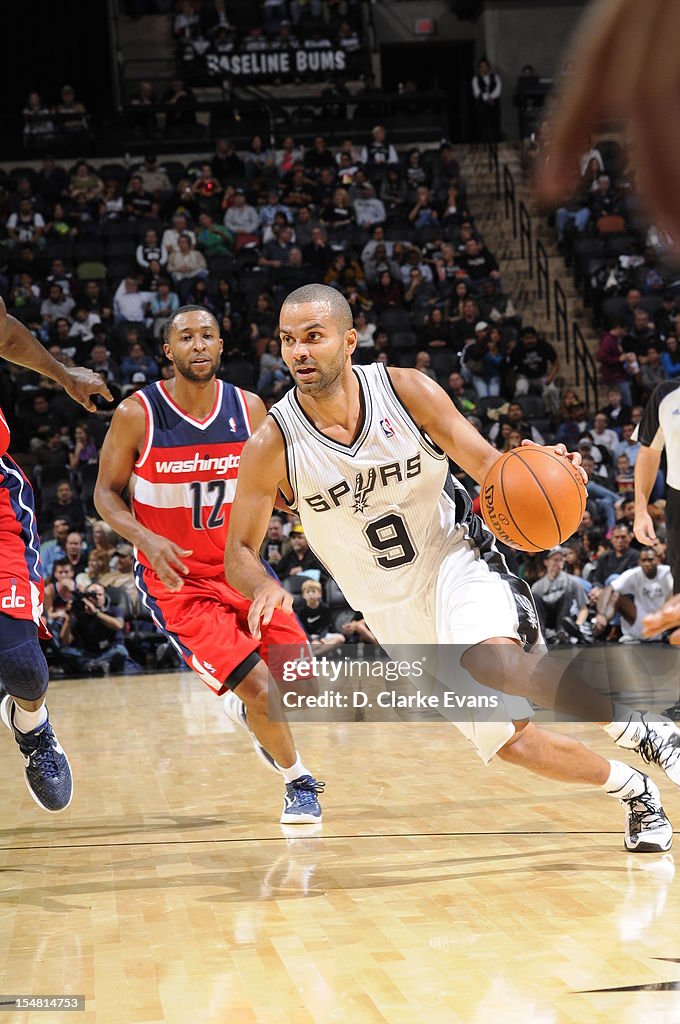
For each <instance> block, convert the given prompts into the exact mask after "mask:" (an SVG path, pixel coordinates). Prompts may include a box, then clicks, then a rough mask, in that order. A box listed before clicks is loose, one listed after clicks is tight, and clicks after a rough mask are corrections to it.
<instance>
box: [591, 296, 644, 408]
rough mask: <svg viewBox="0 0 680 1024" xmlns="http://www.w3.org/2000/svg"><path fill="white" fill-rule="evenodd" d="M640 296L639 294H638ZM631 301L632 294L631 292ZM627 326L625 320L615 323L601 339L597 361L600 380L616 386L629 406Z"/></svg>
mask: <svg viewBox="0 0 680 1024" xmlns="http://www.w3.org/2000/svg"><path fill="white" fill-rule="evenodd" d="M638 294H639V293H638ZM628 297H629V300H630V292H629V295H628ZM625 334H626V325H625V324H624V322H623V320H618V321H614V322H613V323H612V324H611V326H610V327H609V329H608V330H606V331H604V332H603V333H602V335H601V337H600V344H599V346H598V349H597V359H598V362H599V363H600V367H601V369H600V378H601V380H602V383H603V384H605V385H610V386H611V385H615V386H616V387H617V388H620V389H621V393H622V394H623V395H624V396H625V401H626V403H627V404H628V405H630V404H631V385H630V380H629V377H628V374H627V373H626V369H625V364H626V354H625V352H624V350H623V338H624V336H625Z"/></svg>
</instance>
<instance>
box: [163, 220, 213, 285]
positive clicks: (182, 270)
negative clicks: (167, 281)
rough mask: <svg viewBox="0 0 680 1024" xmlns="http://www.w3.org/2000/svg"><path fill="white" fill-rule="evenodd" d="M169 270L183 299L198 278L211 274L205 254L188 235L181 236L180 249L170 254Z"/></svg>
mask: <svg viewBox="0 0 680 1024" xmlns="http://www.w3.org/2000/svg"><path fill="white" fill-rule="evenodd" d="M168 271H169V272H170V274H171V276H172V281H173V284H174V285H176V287H177V291H178V293H179V296H180V299H182V300H183V299H184V297H185V296H186V294H187V292H188V291H189V289H190V287H191V284H192V282H193V281H194V280H195V279H196V278H198V277H204V278H207V277H208V276H209V272H208V265H207V263H206V262H205V256H204V255H203V253H201V252H199V251H198V249H196V248H194V246H193V245H192V242H191V239H190V238H189V236H188V235H181V236H180V239H179V251H177V252H173V253H172V255H171V256H170V258H169V260H168Z"/></svg>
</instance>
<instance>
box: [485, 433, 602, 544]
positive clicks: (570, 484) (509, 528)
mask: <svg viewBox="0 0 680 1024" xmlns="http://www.w3.org/2000/svg"><path fill="white" fill-rule="evenodd" d="M586 498H587V493H586V488H585V484H584V483H583V479H582V477H581V474H580V473H579V471H578V470H577V469H575V467H574V466H572V464H571V462H569V460H568V459H565V458H561V457H560V456H559V455H555V454H554V453H553V452H551V451H548V450H547V449H545V448H532V447H530V446H529V445H527V446H526V447H525V448H514V449H513V450H512V451H510V452H506V453H505V455H502V456H501V457H500V459H498V461H497V462H495V463H494V464H493V466H492V467H491V469H490V470H489V472H488V473H487V475H486V479H485V480H484V483H483V484H482V491H481V494H480V499H481V505H482V515H483V517H484V522H485V523H486V525H487V526H488V527H489V529H490V530H491V531H492V532H493V533H494V534H495V535H496V537H498V539H499V540H501V541H502V542H503V543H504V544H508V545H509V546H510V547H512V548H519V550H520V551H547V550H548V549H549V548H552V547H555V545H556V544H561V543H562V541H564V540H566V539H567V537H571V535H572V533H574V531H575V530H576V528H577V527H578V525H579V523H580V522H581V519H582V518H583V511H584V509H585V507H586Z"/></svg>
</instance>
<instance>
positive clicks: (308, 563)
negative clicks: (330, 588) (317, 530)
mask: <svg viewBox="0 0 680 1024" xmlns="http://www.w3.org/2000/svg"><path fill="white" fill-rule="evenodd" d="M289 539H290V546H291V550H290V551H289V552H288V554H287V555H284V556H283V557H282V558H281V560H280V561H279V563H278V566H277V569H276V574H277V576H278V577H279V579H281V580H285V579H287V578H288V577H289V576H297V575H299V574H301V573H302V574H305V573H309V572H311V573H313V574H314V577H315V578H316V577H317V576H318V578H319V579H320V580H321V582H325V581H326V580H327V579H328V575H327V574H326V572H325V570H324V568H323V566H322V565H321V563H320V562H319V560H318V559H317V557H316V555H314V554H313V553H312V551H311V550H310V547H309V544H308V543H307V538H306V537H305V531H304V529H303V528H302V526H301V525H300V524H299V523H298V524H296V525H295V526H293V528H292V529H291V531H290V536H289Z"/></svg>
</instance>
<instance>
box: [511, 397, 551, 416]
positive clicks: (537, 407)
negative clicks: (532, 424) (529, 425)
mask: <svg viewBox="0 0 680 1024" xmlns="http://www.w3.org/2000/svg"><path fill="white" fill-rule="evenodd" d="M518 402H519V404H520V405H521V406H522V411H523V412H524V415H525V416H526V418H527V419H528V420H534V419H536V418H537V417H541V416H545V402H544V401H543V399H542V398H541V396H540V395H522V396H521V398H519V399H518Z"/></svg>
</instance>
